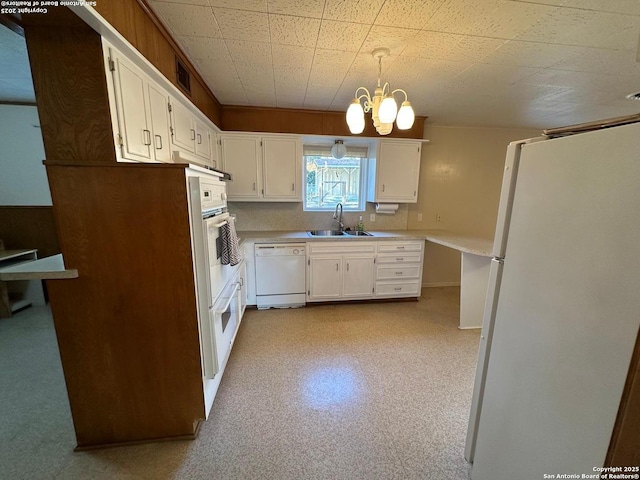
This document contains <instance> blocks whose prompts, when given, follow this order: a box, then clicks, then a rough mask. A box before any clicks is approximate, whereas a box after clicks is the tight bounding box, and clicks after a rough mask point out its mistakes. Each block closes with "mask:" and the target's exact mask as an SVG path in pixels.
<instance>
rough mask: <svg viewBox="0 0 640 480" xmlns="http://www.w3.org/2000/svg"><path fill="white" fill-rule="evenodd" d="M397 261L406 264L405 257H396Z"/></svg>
mask: <svg viewBox="0 0 640 480" xmlns="http://www.w3.org/2000/svg"><path fill="white" fill-rule="evenodd" d="M396 261H397V262H404V258H403V257H396Z"/></svg>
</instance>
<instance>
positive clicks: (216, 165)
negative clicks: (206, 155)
mask: <svg viewBox="0 0 640 480" xmlns="http://www.w3.org/2000/svg"><path fill="white" fill-rule="evenodd" d="M213 166H214V168H218V161H217V160H214V161H213Z"/></svg>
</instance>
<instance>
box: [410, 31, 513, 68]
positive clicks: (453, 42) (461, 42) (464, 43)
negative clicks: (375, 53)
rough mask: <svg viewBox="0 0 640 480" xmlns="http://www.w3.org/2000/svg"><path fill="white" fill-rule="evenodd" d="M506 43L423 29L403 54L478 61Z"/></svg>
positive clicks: (493, 39)
mask: <svg viewBox="0 0 640 480" xmlns="http://www.w3.org/2000/svg"><path fill="white" fill-rule="evenodd" d="M504 43H505V40H504V39H499V38H486V37H477V36H472V35H461V34H456V33H442V32H431V31H422V32H420V33H419V34H418V35H416V36H415V37H414V38H413V39H412V40H411V42H410V43H409V45H408V46H407V48H406V49H405V50H404V51H403V52H402V56H403V57H404V56H407V57H421V58H434V59H447V60H449V59H452V60H457V61H461V62H477V61H480V60H482V59H483V58H484V57H486V56H487V55H489V54H491V53H492V52H494V51H495V50H496V49H497V48H499V47H500V46H502V45H503V44H504Z"/></svg>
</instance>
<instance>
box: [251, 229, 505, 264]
mask: <svg viewBox="0 0 640 480" xmlns="http://www.w3.org/2000/svg"><path fill="white" fill-rule="evenodd" d="M367 232H369V233H371V236H362V237H352V236H350V235H339V236H335V237H333V236H332V237H312V236H311V235H309V234H308V233H307V232H306V231H295V230H294V231H292V230H253V231H248V230H247V231H240V232H238V236H239V237H241V238H243V239H245V240H247V241H251V242H255V243H264V242H274V243H281V242H335V241H349V242H363V241H364V242H366V241H372V240H427V241H429V242H433V243H437V244H439V245H443V246H445V247H449V248H453V249H455V250H459V251H460V252H463V253H471V254H473V255H479V256H483V257H490V256H491V249H492V247H493V239H490V238H480V237H472V236H468V235H463V234H459V233H454V232H449V231H447V230H385V231H375V230H367Z"/></svg>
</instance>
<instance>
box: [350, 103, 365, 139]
mask: <svg viewBox="0 0 640 480" xmlns="http://www.w3.org/2000/svg"><path fill="white" fill-rule="evenodd" d="M347 125H349V130H350V131H351V133H353V134H354V135H357V134H359V133H362V132H363V131H364V110H363V109H362V105H360V101H359V100H358V99H357V98H354V99H353V101H352V102H351V105H349V108H348V109H347Z"/></svg>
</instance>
